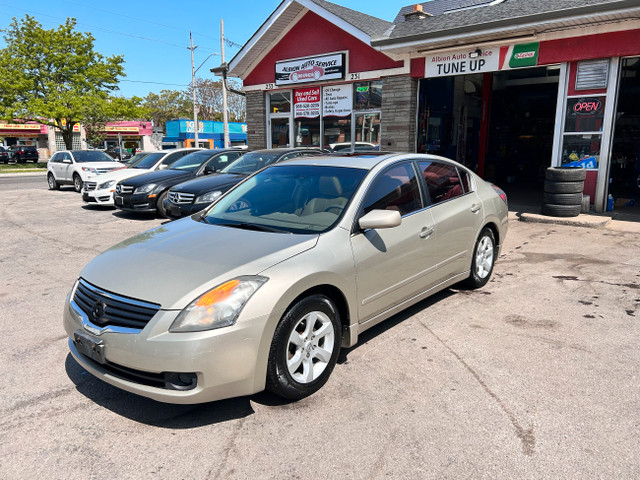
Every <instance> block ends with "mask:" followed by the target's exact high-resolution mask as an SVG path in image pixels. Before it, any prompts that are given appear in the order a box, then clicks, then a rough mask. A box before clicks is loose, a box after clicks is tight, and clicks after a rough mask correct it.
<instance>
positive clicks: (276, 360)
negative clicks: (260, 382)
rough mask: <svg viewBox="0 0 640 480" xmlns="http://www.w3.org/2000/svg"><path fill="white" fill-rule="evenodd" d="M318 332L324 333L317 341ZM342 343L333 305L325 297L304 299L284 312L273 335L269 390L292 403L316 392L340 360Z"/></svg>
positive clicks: (340, 329) (268, 366) (336, 311)
mask: <svg viewBox="0 0 640 480" xmlns="http://www.w3.org/2000/svg"><path fill="white" fill-rule="evenodd" d="M309 320H313V324H311V323H310V321H309ZM329 324H330V327H331V328H329ZM294 331H295V332H297V334H294ZM319 332H324V334H323V335H322V337H321V338H316V336H315V335H314V334H318V333H319ZM305 335H306V336H305ZM292 339H297V341H299V343H297V342H296V343H294V342H292V341H291V340H292ZM341 341H342V324H341V321H340V314H339V313H338V310H337V309H336V307H335V305H334V304H333V302H332V301H331V300H329V299H328V298H327V297H325V296H324V295H312V296H309V297H306V298H303V299H302V300H300V301H299V302H298V303H296V304H295V305H294V306H293V307H291V308H290V309H289V310H288V311H287V313H285V315H284V317H282V320H280V323H278V326H277V327H276V331H275V333H274V334H273V340H272V342H271V348H270V350H269V362H268V364H267V383H266V385H267V390H269V391H271V392H273V393H275V394H276V395H279V396H281V397H284V398H287V399H290V400H300V399H301V398H305V397H308V396H309V395H311V394H313V393H315V392H317V391H318V390H319V389H320V388H321V387H322V386H323V385H324V384H325V383H326V382H327V380H328V379H329V376H330V375H331V372H332V371H333V367H335V365H336V362H337V361H338V354H339V353H340V344H341ZM296 358H298V359H299V361H298V360H296ZM316 360H317V361H316ZM292 370H293V372H292Z"/></svg>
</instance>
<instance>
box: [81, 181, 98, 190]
mask: <svg viewBox="0 0 640 480" xmlns="http://www.w3.org/2000/svg"><path fill="white" fill-rule="evenodd" d="M97 186H98V184H97V183H96V182H84V190H85V191H86V192H90V191H92V190H95V189H96V187H97Z"/></svg>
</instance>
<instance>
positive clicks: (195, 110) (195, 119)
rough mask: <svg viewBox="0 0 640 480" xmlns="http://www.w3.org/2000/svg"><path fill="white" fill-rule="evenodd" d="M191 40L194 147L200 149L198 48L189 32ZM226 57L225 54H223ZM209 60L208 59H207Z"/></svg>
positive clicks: (189, 48)
mask: <svg viewBox="0 0 640 480" xmlns="http://www.w3.org/2000/svg"><path fill="white" fill-rule="evenodd" d="M189 40H191V46H190V47H187V50H191V96H192V99H193V139H194V140H193V141H194V147H196V148H197V147H199V146H200V145H199V142H198V106H197V105H196V71H195V68H194V63H193V51H194V50H195V49H196V48H198V46H197V45H196V46H195V47H194V46H193V37H192V36H191V32H189ZM222 55H223V56H224V52H223V53H222ZM207 58H208V57H207Z"/></svg>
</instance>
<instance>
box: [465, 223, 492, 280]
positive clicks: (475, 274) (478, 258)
mask: <svg viewBox="0 0 640 480" xmlns="http://www.w3.org/2000/svg"><path fill="white" fill-rule="evenodd" d="M497 254H498V250H497V248H496V237H495V236H494V235H493V232H492V231H491V229H490V228H487V227H485V228H483V229H482V231H481V232H480V236H479V237H478V241H477V242H476V246H475V248H474V249H473V259H472V261H471V272H470V273H469V278H467V280H466V281H465V285H466V286H467V287H469V288H480V287H484V286H485V285H486V284H487V282H488V281H489V278H490V277H491V272H493V265H494V264H495V261H496V255H497Z"/></svg>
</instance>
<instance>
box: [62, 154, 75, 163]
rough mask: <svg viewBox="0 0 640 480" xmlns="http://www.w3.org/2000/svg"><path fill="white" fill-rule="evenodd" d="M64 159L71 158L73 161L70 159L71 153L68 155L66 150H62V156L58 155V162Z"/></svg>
mask: <svg viewBox="0 0 640 480" xmlns="http://www.w3.org/2000/svg"><path fill="white" fill-rule="evenodd" d="M64 160H71V161H72V162H73V160H72V159H71V155H69V154H68V153H67V152H62V156H61V157H60V162H62V161H64Z"/></svg>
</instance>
